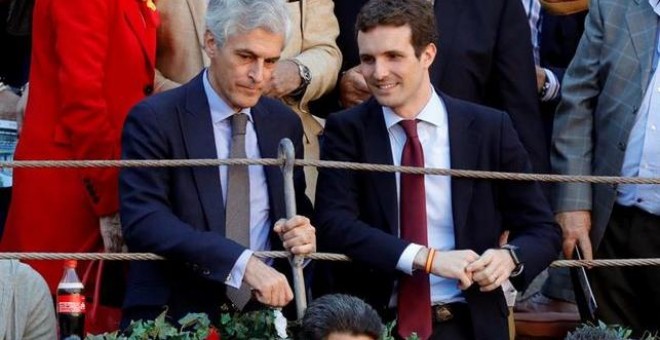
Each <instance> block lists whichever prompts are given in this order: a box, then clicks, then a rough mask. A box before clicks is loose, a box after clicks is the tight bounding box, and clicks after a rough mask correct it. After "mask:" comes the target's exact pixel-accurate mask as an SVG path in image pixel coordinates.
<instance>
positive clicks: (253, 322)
mask: <svg viewBox="0 0 660 340" xmlns="http://www.w3.org/2000/svg"><path fill="white" fill-rule="evenodd" d="M166 313H167V311H165V312H163V313H162V314H161V315H159V316H158V317H157V318H156V319H155V320H147V321H133V322H131V324H130V325H129V326H128V328H127V329H126V331H124V332H123V333H120V332H119V331H115V332H112V333H104V334H100V335H88V336H87V337H86V338H85V339H86V340H149V339H159V340H160V339H168V340H202V339H206V338H207V337H208V335H209V332H210V330H211V322H210V321H209V318H208V317H207V316H206V314H203V313H190V314H188V315H186V316H185V317H183V318H182V319H181V320H179V322H178V323H179V327H175V326H173V325H172V324H170V323H169V322H167V320H166V319H165V315H166ZM274 320H275V316H274V312H273V310H262V311H255V312H250V313H240V314H239V313H236V314H222V315H221V317H220V324H219V326H220V329H219V330H220V335H221V338H222V339H278V338H279V337H278V336H277V330H276V328H275V321H274Z"/></svg>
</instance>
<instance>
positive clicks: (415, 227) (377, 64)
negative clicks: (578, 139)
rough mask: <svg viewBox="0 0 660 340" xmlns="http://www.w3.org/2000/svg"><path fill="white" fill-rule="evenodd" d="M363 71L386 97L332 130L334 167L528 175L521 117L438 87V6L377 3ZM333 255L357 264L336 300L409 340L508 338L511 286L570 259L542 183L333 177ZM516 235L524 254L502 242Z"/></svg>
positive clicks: (363, 14) (322, 195)
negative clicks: (515, 122)
mask: <svg viewBox="0 0 660 340" xmlns="http://www.w3.org/2000/svg"><path fill="white" fill-rule="evenodd" d="M357 28H358V30H359V31H358V35H357V41H358V46H359V50H360V60H361V65H360V72H361V73H362V74H363V75H364V77H365V80H366V82H367V85H368V86H369V89H370V91H371V92H372V93H373V97H374V98H373V99H370V100H368V101H366V102H365V103H363V104H360V105H358V106H356V107H354V108H352V109H349V110H347V111H344V112H340V113H336V114H333V115H331V116H330V117H329V118H328V121H327V125H326V132H325V138H326V139H325V142H324V145H323V148H322V154H321V155H322V159H327V160H336V161H350V162H363V163H379V164H394V165H412V166H426V167H437V168H452V169H475V170H493V171H506V172H528V171H530V170H531V166H530V163H529V159H528V157H527V154H526V152H525V150H524V148H523V146H522V144H521V143H520V141H519V140H518V138H517V134H516V133H515V130H514V129H513V126H512V124H511V120H510V119H509V117H508V116H507V115H506V114H505V113H504V112H500V111H496V110H493V109H489V108H486V107H483V106H479V105H476V104H470V103H467V102H464V101H461V100H457V99H454V98H452V97H449V96H447V95H445V94H443V93H440V92H438V91H437V90H435V89H434V87H433V86H432V84H431V81H430V76H429V67H430V66H431V64H432V63H433V61H434V59H435V56H436V43H437V33H436V32H437V30H436V27H435V19H434V16H433V9H432V7H431V5H430V4H429V3H428V2H427V1H425V0H378V1H377V0H374V1H370V2H368V3H367V4H366V5H365V6H364V7H363V8H362V10H361V11H360V14H359V15H358V19H357ZM316 199H317V214H316V218H317V220H316V223H317V227H318V233H319V237H318V239H319V245H320V247H321V249H323V250H324V251H333V252H340V253H345V254H347V255H348V256H349V257H351V258H352V259H353V262H352V263H350V264H340V265H336V266H335V268H334V269H335V270H334V272H333V274H334V275H332V276H329V277H328V278H329V279H333V280H334V282H333V283H334V284H335V286H334V287H333V288H332V290H335V291H340V292H344V293H349V294H353V295H357V296H359V297H361V298H363V299H365V300H366V301H367V302H368V303H370V304H371V305H373V306H374V307H375V308H376V309H377V310H378V311H379V312H380V313H381V314H382V315H383V316H384V317H385V318H386V319H391V318H392V317H393V316H395V315H398V321H397V322H398V333H399V334H400V336H402V337H404V338H405V337H407V336H409V335H410V334H411V333H412V332H416V333H417V334H418V335H419V336H420V337H421V338H422V339H428V338H432V339H506V338H508V335H507V333H508V329H507V313H508V312H507V307H506V304H505V301H504V296H503V293H502V290H501V289H499V286H500V285H501V284H502V282H504V281H505V280H506V279H508V278H509V277H511V280H512V281H513V283H514V284H515V285H517V287H519V288H524V286H525V285H526V284H528V283H529V282H530V281H531V280H532V279H533V278H534V277H535V276H536V275H537V274H538V273H539V272H540V271H542V270H543V269H544V268H545V267H546V266H547V265H548V264H549V263H550V262H551V261H552V260H553V259H554V258H555V257H556V256H557V253H558V251H559V244H560V234H559V228H558V227H557V226H556V224H555V223H554V222H553V218H552V213H551V211H550V208H549V205H548V203H547V202H546V200H545V199H544V197H543V195H542V193H541V190H540V187H539V186H538V184H537V183H534V182H513V181H483V180H472V179H453V178H449V177H440V176H426V177H425V176H421V175H408V174H399V175H396V174H394V173H376V172H353V171H349V170H340V169H323V168H322V169H320V172H319V186H318V188H317V197H316ZM505 228H507V229H509V230H511V237H510V243H509V244H508V245H506V246H505V247H503V248H501V247H500V246H499V237H500V234H501V233H502V231H503V230H504V229H505Z"/></svg>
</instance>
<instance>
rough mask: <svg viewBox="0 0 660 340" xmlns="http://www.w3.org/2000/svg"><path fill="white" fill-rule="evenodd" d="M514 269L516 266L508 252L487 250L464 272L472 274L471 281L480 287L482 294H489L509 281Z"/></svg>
mask: <svg viewBox="0 0 660 340" xmlns="http://www.w3.org/2000/svg"><path fill="white" fill-rule="evenodd" d="M515 268H516V265H515V263H514V262H513V259H512V258H511V254H510V253H509V251H508V250H506V249H488V250H486V252H485V253H483V255H481V257H480V258H479V259H478V260H476V261H474V262H472V263H470V264H469V265H468V266H467V267H466V268H465V270H466V271H468V272H471V273H472V280H473V281H474V282H476V283H477V284H478V285H479V286H480V287H481V288H480V290H481V291H482V292H490V291H492V290H495V289H497V288H499V287H500V286H501V285H502V283H503V282H504V281H506V280H507V279H509V276H511V272H512V271H513V270H514V269H515Z"/></svg>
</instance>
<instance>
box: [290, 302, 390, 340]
mask: <svg viewBox="0 0 660 340" xmlns="http://www.w3.org/2000/svg"><path fill="white" fill-rule="evenodd" d="M382 330H383V324H382V322H381V319H380V316H378V313H376V311H375V310H374V309H373V308H371V306H369V305H368V304H367V303H366V302H364V301H362V300H360V299H358V298H356V297H354V296H350V295H345V294H331V295H325V296H322V297H320V298H318V299H316V300H314V301H313V302H312V303H311V304H310V305H309V308H307V311H305V316H304V317H303V320H302V329H301V331H300V333H299V339H300V340H325V339H327V338H328V336H329V335H330V334H332V333H335V332H337V333H346V334H351V335H366V336H369V337H372V338H373V339H379V338H380V335H381V333H382Z"/></svg>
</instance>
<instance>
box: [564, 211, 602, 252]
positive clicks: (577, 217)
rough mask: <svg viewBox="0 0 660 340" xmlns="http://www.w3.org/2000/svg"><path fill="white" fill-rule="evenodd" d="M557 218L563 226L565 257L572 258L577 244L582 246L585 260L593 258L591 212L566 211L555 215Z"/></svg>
mask: <svg viewBox="0 0 660 340" xmlns="http://www.w3.org/2000/svg"><path fill="white" fill-rule="evenodd" d="M555 220H556V221H557V223H559V226H561V231H562V235H563V238H564V242H563V250H564V257H566V258H567V259H571V258H572V256H573V249H574V248H575V245H576V244H577V245H578V246H579V247H580V251H581V252H582V256H583V257H584V258H583V259H584V260H592V259H593V251H592V248H591V239H590V238H589V231H590V230H591V212H590V211H588V210H577V211H566V212H561V213H558V214H556V215H555Z"/></svg>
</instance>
